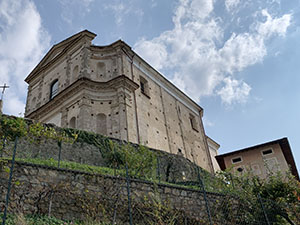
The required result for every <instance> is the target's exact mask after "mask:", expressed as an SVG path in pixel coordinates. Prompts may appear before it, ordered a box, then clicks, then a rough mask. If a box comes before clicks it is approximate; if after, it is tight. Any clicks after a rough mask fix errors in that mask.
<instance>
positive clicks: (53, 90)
mask: <svg viewBox="0 0 300 225" xmlns="http://www.w3.org/2000/svg"><path fill="white" fill-rule="evenodd" d="M57 94H58V80H56V81H54V82H53V83H52V85H51V88H50V99H53V98H54V97H55V96H56V95H57Z"/></svg>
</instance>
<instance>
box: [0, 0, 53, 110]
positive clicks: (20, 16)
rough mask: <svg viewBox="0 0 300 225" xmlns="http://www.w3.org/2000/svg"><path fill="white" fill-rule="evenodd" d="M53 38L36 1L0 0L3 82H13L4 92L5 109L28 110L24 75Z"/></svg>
mask: <svg viewBox="0 0 300 225" xmlns="http://www.w3.org/2000/svg"><path fill="white" fill-rule="evenodd" d="M49 41H50V37H49V35H48V34H47V32H46V31H45V30H44V29H43V27H42V25H41V18H40V15H39V13H38V11H37V9H36V7H35V5H34V3H33V2H32V1H30V0H15V1H10V0H2V1H1V2H0V73H1V76H0V84H3V83H7V84H8V85H9V86H10V88H9V89H7V90H6V92H5V95H4V113H7V114H13V115H19V113H23V112H24V109H25V105H24V101H25V98H26V94H27V92H26V90H27V88H26V83H25V82H24V78H25V77H26V76H27V75H28V74H29V72H30V71H31V70H32V69H33V68H34V66H35V65H36V64H37V63H38V61H39V60H40V59H41V57H42V55H43V54H44V52H45V50H46V49H47V48H48V47H49Z"/></svg>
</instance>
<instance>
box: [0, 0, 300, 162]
mask: <svg viewBox="0 0 300 225" xmlns="http://www.w3.org/2000/svg"><path fill="white" fill-rule="evenodd" d="M83 29H88V30H90V31H92V32H94V33H96V34H97V35H98V36H97V37H96V39H95V40H94V42H93V43H94V44H97V45H105V44H109V43H112V42H114V41H116V40H118V39H122V40H124V41H125V42H127V43H128V44H129V45H130V46H132V47H133V49H134V50H135V51H136V52H137V53H138V54H139V55H140V56H142V57H143V58H144V59H145V60H147V61H148V62H149V63H150V64H151V65H152V66H153V67H154V68H156V69H157V70H158V71H160V72H161V73H162V74H163V75H164V76H166V77H167V78H168V79H169V80H171V81H172V82H173V83H174V84H176V85H177V86H178V87H179V88H181V89H182V90H183V91H184V92H185V93H187V95H189V96H190V97H191V98H193V99H194V100H195V101H197V102H198V103H199V105H200V106H202V107H203V108H204V123H205V130H206V133H207V134H208V135H209V136H210V137H212V138H213V139H214V140H216V141H217V142H218V143H219V144H220V145H221V148H220V151H219V152H220V153H221V154H222V153H225V152H228V151H232V150H238V149H240V148H244V147H248V146H251V145H256V144H260V143H263V142H267V141H271V140H274V139H278V138H282V137H288V138H289V141H290V144H291V147H292V150H293V153H294V158H295V160H296V163H297V167H299V166H300V149H299V148H300V138H299V133H300V132H299V127H300V119H299V118H300V117H299V116H300V104H299V100H300V90H299V84H300V76H299V73H300V1H299V0H293V1H290V0H281V1H280V0H223V1H221V0H172V1H171V0H148V1H141V0H123V1H121V0H51V1H38V0H0V84H3V83H7V84H9V85H10V89H8V90H7V92H6V94H5V97H4V99H5V104H4V112H5V113H7V114H14V115H22V113H23V112H24V106H25V99H26V89H27V85H26V83H25V82H24V78H25V77H26V76H27V75H28V73H29V72H30V71H31V70H32V69H33V67H34V66H35V65H36V64H37V63H38V62H39V60H40V59H41V58H42V57H43V55H44V54H45V53H46V52H47V51H48V50H49V49H50V47H51V46H52V45H53V44H55V43H58V42H60V41H61V40H63V39H65V38H67V37H69V36H71V35H73V34H75V33H76V32H79V31H81V30H83Z"/></svg>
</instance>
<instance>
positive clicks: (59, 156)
mask: <svg viewBox="0 0 300 225" xmlns="http://www.w3.org/2000/svg"><path fill="white" fill-rule="evenodd" d="M57 144H58V149H59V150H58V164H57V167H58V168H59V167H60V158H61V144H62V143H61V141H58V142H57Z"/></svg>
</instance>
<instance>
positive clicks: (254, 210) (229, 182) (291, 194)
mask: <svg viewBox="0 0 300 225" xmlns="http://www.w3.org/2000/svg"><path fill="white" fill-rule="evenodd" d="M217 176H218V178H219V179H220V180H223V181H224V182H223V184H222V183H220V184H221V186H222V188H223V190H224V193H227V194H230V195H232V196H237V197H238V201H239V202H240V204H242V205H243V206H244V205H247V206H248V208H249V210H248V213H244V215H243V219H244V221H259V219H262V218H263V219H264V212H263V210H264V211H265V213H266V215H267V217H268V218H269V220H270V222H271V223H272V224H288V223H289V224H294V223H296V224H300V220H299V214H300V183H299V181H298V180H296V179H295V177H294V176H292V175H291V173H290V172H286V173H285V174H282V173H280V172H277V173H269V174H268V175H267V178H265V179H261V178H259V177H258V176H255V175H253V174H252V173H251V172H245V173H244V174H243V175H241V176H233V175H232V173H231V171H226V172H220V173H219V174H218V175H217ZM224 184H225V185H224ZM262 206H263V208H262ZM293 221H294V222H293Z"/></svg>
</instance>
